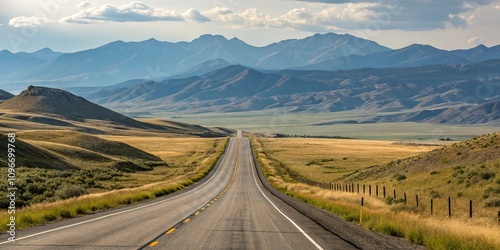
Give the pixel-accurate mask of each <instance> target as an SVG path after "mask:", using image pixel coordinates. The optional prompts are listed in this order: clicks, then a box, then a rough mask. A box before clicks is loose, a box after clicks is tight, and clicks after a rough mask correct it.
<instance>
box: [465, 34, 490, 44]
mask: <svg viewBox="0 0 500 250" xmlns="http://www.w3.org/2000/svg"><path fill="white" fill-rule="evenodd" d="M485 43H486V40H485V39H484V37H482V36H475V37H471V38H470V39H469V40H467V44H470V45H474V46H477V45H479V44H485Z"/></svg>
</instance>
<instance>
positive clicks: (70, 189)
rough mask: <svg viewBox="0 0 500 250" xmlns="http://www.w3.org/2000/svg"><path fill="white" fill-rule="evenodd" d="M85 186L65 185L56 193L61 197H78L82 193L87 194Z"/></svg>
mask: <svg viewBox="0 0 500 250" xmlns="http://www.w3.org/2000/svg"><path fill="white" fill-rule="evenodd" d="M85 193H86V191H85V188H83V187H81V186H74V185H64V186H61V187H60V188H59V189H58V190H57V191H56V193H55V195H56V196H57V197H59V198H60V199H63V200H64V199H68V198H72V197H78V196H80V195H82V194H85Z"/></svg>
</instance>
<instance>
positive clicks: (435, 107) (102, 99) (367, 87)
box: [70, 59, 500, 124]
mask: <svg viewBox="0 0 500 250" xmlns="http://www.w3.org/2000/svg"><path fill="white" fill-rule="evenodd" d="M499 69H500V59H496V60H489V61H485V62H481V63H470V64H457V65H438V66H436V65H432V66H421V67H414V68H400V69H398V68H394V69H357V70H348V71H311V70H308V71H304V70H283V71H276V72H267V73H266V72H262V71H258V70H255V69H251V68H247V67H244V66H241V65H232V66H228V67H225V68H222V69H219V70H215V71H213V72H210V73H207V74H204V75H202V76H190V77H185V78H179V79H166V80H163V81H151V80H145V81H140V80H135V81H127V82H124V83H121V84H117V85H113V86H106V87H85V88H72V89H70V90H71V91H72V92H74V93H76V94H78V95H82V96H84V97H85V98H88V99H89V100H92V101H93V102H96V103H98V104H100V105H105V106H107V107H111V108H114V109H117V110H149V111H160V110H168V111H170V112H179V113H200V112H236V111H252V110H265V109H273V108H287V110H289V111H293V112H313V113H321V112H338V111H350V110H365V111H371V112H373V113H374V115H373V116H372V117H369V118H364V119H363V120H359V121H356V122H359V123H368V122H370V123H371V122H381V121H430V122H437V123H458V124H464V123H486V122H490V121H495V120H497V119H499V118H500V110H499V108H498V107H499V105H498V101H499V100H500V92H499V91H498V90H497V88H498V87H499V86H498V82H499V81H500V70H499ZM384 112H385V114H384V115H382V116H379V115H377V113H384Z"/></svg>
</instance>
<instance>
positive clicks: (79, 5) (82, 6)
mask: <svg viewBox="0 0 500 250" xmlns="http://www.w3.org/2000/svg"><path fill="white" fill-rule="evenodd" d="M92 5H94V4H93V3H92V2H89V1H84V2H81V3H79V4H77V5H76V7H77V8H80V9H84V8H88V7H90V6H92Z"/></svg>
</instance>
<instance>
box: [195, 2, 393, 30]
mask: <svg viewBox="0 0 500 250" xmlns="http://www.w3.org/2000/svg"><path fill="white" fill-rule="evenodd" d="M378 8H381V5H380V4H378V3H359V4H348V5H347V6H346V7H345V8H340V7H336V6H331V7H328V8H323V9H319V10H318V9H309V8H296V9H292V10H290V11H288V12H286V13H284V14H282V15H280V16H271V15H267V14H264V13H261V12H260V11H258V10H257V9H255V8H251V9H247V10H245V11H243V12H240V13H235V12H233V11H230V10H228V9H223V10H222V9H217V10H215V9H212V10H210V11H206V12H204V14H206V15H208V16H210V17H212V18H213V19H217V20H220V21H222V22H224V23H227V24H229V25H230V26H231V27H233V28H291V29H299V30H306V31H313V32H320V31H329V30H343V29H362V28H366V25H365V24H366V23H368V22H371V21H372V20H379V21H378V22H379V23H378V24H379V25H387V24H386V23H387V20H386V19H387V17H385V16H383V15H382V14H380V13H379V12H377V11H376V10H377V9H378Z"/></svg>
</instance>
